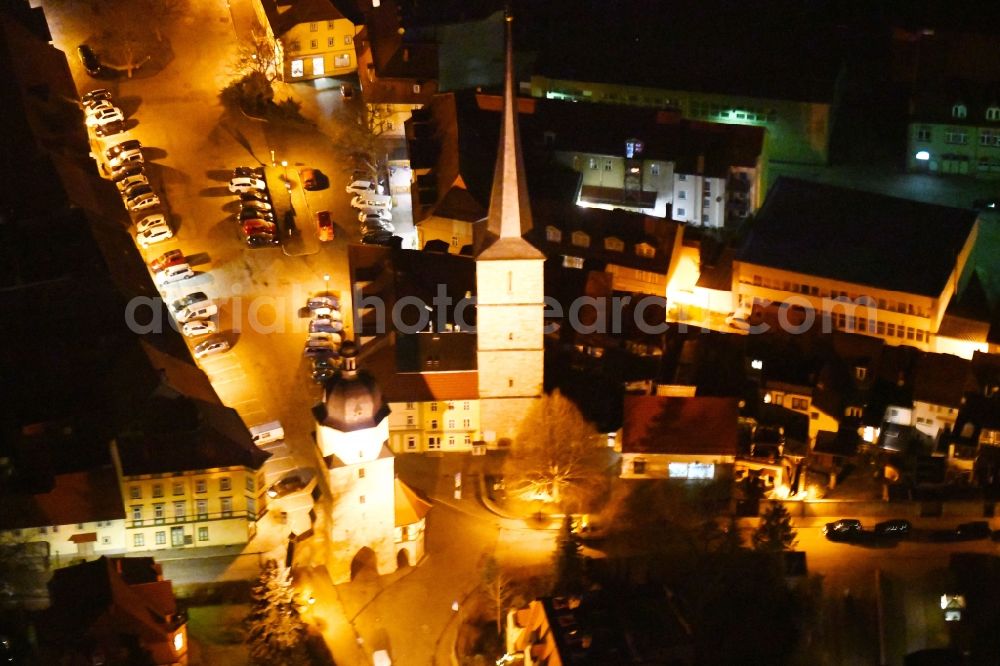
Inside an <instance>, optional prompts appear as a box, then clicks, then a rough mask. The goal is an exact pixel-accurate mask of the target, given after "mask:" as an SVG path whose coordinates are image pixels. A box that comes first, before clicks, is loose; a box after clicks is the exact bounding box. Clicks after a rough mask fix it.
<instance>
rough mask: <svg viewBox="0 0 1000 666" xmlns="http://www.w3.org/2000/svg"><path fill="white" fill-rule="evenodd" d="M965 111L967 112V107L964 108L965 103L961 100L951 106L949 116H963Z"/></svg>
mask: <svg viewBox="0 0 1000 666" xmlns="http://www.w3.org/2000/svg"><path fill="white" fill-rule="evenodd" d="M967 112H968V109H966V108H965V105H964V104H962V103H961V102H959V103H958V104H955V105H954V106H952V107H951V117H952V118H965V115H966V113H967Z"/></svg>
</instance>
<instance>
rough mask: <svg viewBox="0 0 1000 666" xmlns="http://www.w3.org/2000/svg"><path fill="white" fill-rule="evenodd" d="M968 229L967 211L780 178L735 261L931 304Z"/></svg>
mask: <svg viewBox="0 0 1000 666" xmlns="http://www.w3.org/2000/svg"><path fill="white" fill-rule="evenodd" d="M975 224H976V213H975V212H974V211H971V210H964V209H960V208H948V207H946V206H937V205H933V204H927V203H922V202H918V201H911V200H907V199H898V198H896V197H889V196H885V195H882V194H875V193H872V192H863V191H861V190H854V189H848V188H843V187H835V186H833V185H825V184H820V183H813V182H808V181H804V180H797V179H792V178H784V177H783V178H779V179H778V182H777V183H775V185H774V187H772V188H771V191H770V192H769V193H768V195H767V199H766V200H765V201H764V205H763V206H762V207H761V209H760V211H759V212H758V213H757V217H756V220H755V223H754V225H753V228H752V230H751V231H750V235H749V237H748V239H747V241H746V243H745V244H744V246H743V247H742V248H741V249H740V251H739V253H738V254H737V260H738V261H741V262H746V263H750V264H757V265H761V266H768V267H771V268H778V269H782V270H787V271H793V272H797V273H801V274H803V275H815V276H817V277H825V278H830V279H834V280H842V281H844V282H851V283H854V284H858V285H865V286H870V287H876V288H879V289H886V290H890V291H898V292H903V293H908V294H919V295H923V296H930V297H938V296H940V295H941V292H942V291H943V290H944V287H945V285H946V283H947V281H948V279H949V278H950V276H951V273H952V270H953V269H954V267H955V261H956V258H957V257H958V255H959V253H960V252H961V251H962V248H963V247H964V245H965V243H966V242H967V241H968V239H969V235H970V234H971V233H972V231H973V228H974V225H975ZM886 239H891V242H890V241H887V240H886Z"/></svg>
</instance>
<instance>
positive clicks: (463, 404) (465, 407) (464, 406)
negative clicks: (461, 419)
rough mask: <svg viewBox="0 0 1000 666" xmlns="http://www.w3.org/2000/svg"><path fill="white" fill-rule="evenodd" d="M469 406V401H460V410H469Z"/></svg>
mask: <svg viewBox="0 0 1000 666" xmlns="http://www.w3.org/2000/svg"><path fill="white" fill-rule="evenodd" d="M469 407H470V403H469V401H468V400H466V401H465V402H463V403H462V411H464V412H467V411H469Z"/></svg>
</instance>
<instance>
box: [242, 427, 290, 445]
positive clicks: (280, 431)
mask: <svg viewBox="0 0 1000 666" xmlns="http://www.w3.org/2000/svg"><path fill="white" fill-rule="evenodd" d="M284 438H285V429H284V427H282V425H281V421H270V422H268V423H261V424H260V425H255V426H251V427H250V439H251V440H253V443H254V444H256V445H257V446H264V445H265V444H270V443H271V442H278V441H281V440H283V439H284Z"/></svg>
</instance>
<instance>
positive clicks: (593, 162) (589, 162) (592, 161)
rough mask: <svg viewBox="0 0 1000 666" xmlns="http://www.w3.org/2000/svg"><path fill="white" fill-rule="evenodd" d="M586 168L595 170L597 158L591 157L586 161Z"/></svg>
mask: <svg viewBox="0 0 1000 666" xmlns="http://www.w3.org/2000/svg"><path fill="white" fill-rule="evenodd" d="M587 166H588V167H589V168H591V169H596V168H597V158H595V157H591V158H588V159H587Z"/></svg>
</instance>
